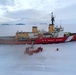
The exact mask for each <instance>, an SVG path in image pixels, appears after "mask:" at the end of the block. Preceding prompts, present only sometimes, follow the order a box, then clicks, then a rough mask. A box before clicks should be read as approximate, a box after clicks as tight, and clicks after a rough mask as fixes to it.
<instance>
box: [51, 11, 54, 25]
mask: <svg viewBox="0 0 76 75" xmlns="http://www.w3.org/2000/svg"><path fill="white" fill-rule="evenodd" d="M51 21H52V25H54V16H53V12H52V13H51Z"/></svg>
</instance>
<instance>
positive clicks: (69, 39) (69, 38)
mask: <svg viewBox="0 0 76 75" xmlns="http://www.w3.org/2000/svg"><path fill="white" fill-rule="evenodd" d="M72 38H73V36H69V37H68V38H67V39H66V41H65V42H68V41H71V40H72Z"/></svg>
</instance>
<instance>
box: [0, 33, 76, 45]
mask: <svg viewBox="0 0 76 75" xmlns="http://www.w3.org/2000/svg"><path fill="white" fill-rule="evenodd" d="M70 41H76V34H74V35H71V36H67V37H58V38H37V39H35V40H34V44H52V43H64V42H70ZM0 44H32V39H30V40H29V41H15V40H14V41H10V40H8V41H5V39H4V40H0Z"/></svg>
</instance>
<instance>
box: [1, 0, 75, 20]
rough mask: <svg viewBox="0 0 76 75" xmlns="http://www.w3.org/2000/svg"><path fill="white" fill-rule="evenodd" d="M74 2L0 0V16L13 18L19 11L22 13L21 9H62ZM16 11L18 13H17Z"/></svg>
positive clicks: (70, 0)
mask: <svg viewBox="0 0 76 75" xmlns="http://www.w3.org/2000/svg"><path fill="white" fill-rule="evenodd" d="M74 4H76V1H75V0H0V17H5V18H7V19H13V18H14V16H15V17H18V15H19V14H20V13H21V14H22V12H23V11H24V12H25V10H28V9H33V10H39V11H40V10H41V11H43V12H46V13H50V12H52V11H54V10H58V9H61V10H62V9H64V8H67V7H69V6H71V5H74ZM71 9H72V8H71ZM17 13H19V14H18V15H17ZM68 13H69V12H68ZM30 14H32V13H30ZM7 15H8V16H7ZM12 15H14V16H12ZM24 16H25V15H24ZM0 21H1V20H0ZM4 21H5V20H4Z"/></svg>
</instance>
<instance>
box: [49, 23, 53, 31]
mask: <svg viewBox="0 0 76 75" xmlns="http://www.w3.org/2000/svg"><path fill="white" fill-rule="evenodd" d="M53 30H54V25H52V24H49V27H48V32H52V31H53Z"/></svg>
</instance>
